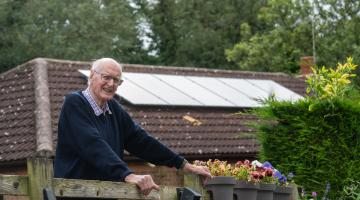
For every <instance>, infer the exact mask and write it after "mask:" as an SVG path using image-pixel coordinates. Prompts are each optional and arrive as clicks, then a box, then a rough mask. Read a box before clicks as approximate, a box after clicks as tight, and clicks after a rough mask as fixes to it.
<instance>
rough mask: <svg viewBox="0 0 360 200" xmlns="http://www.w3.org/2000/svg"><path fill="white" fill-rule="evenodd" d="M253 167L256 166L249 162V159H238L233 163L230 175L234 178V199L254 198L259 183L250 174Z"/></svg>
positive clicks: (253, 169)
mask: <svg viewBox="0 0 360 200" xmlns="http://www.w3.org/2000/svg"><path fill="white" fill-rule="evenodd" d="M255 169H256V168H255V167H254V166H252V165H251V164H250V161H249V160H245V161H244V162H242V161H238V162H237V163H236V164H235V167H234V168H233V169H232V175H233V176H234V177H235V179H236V185H235V186H234V199H236V200H241V199H244V200H245V199H246V200H256V198H257V190H258V189H259V184H258V183H257V180H256V179H254V177H253V176H252V174H251V173H252V172H253V171H255Z"/></svg>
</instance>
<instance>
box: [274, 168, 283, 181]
mask: <svg viewBox="0 0 360 200" xmlns="http://www.w3.org/2000/svg"><path fill="white" fill-rule="evenodd" d="M274 176H275V177H276V178H277V179H278V180H280V179H281V178H282V174H281V173H280V172H279V171H277V170H275V173H274Z"/></svg>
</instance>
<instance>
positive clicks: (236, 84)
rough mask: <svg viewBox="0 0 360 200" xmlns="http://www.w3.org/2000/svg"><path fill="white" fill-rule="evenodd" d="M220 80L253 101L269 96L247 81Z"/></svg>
mask: <svg viewBox="0 0 360 200" xmlns="http://www.w3.org/2000/svg"><path fill="white" fill-rule="evenodd" d="M219 80H220V81H222V82H223V83H225V84H226V85H227V86H229V87H231V88H233V89H235V90H236V91H238V92H240V93H242V94H244V95H246V96H247V97H249V98H250V99H253V100H258V99H265V98H267V97H268V96H269V94H268V92H267V91H266V90H263V89H261V88H259V87H257V86H255V85H253V84H251V83H250V82H249V81H248V80H247V79H235V78H219ZM257 105H259V104H258V103H257Z"/></svg>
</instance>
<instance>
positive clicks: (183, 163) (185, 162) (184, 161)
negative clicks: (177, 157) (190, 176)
mask: <svg viewBox="0 0 360 200" xmlns="http://www.w3.org/2000/svg"><path fill="white" fill-rule="evenodd" d="M187 163H189V161H187V160H186V159H185V158H184V160H183V162H182V163H181V165H180V168H179V169H181V170H183V169H184V167H185V165H186V164H187Z"/></svg>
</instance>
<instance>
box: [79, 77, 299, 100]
mask: <svg viewBox="0 0 360 200" xmlns="http://www.w3.org/2000/svg"><path fill="white" fill-rule="evenodd" d="M79 71H80V72H81V73H82V74H84V75H85V76H87V77H88V76H89V74H90V71H89V70H79ZM123 78H124V80H125V81H124V82H123V84H122V85H121V86H120V87H119V88H118V89H117V91H116V94H118V95H120V96H121V97H123V98H124V99H125V100H127V101H128V102H130V103H132V104H135V105H168V106H169V105H171V106H197V107H199V106H200V107H258V106H261V104H260V103H259V102H258V101H257V100H256V99H265V98H267V97H269V95H272V94H275V97H276V98H277V99H278V100H292V101H294V100H298V99H301V98H303V97H302V96H300V95H298V94H296V93H294V92H293V91H291V90H289V89H287V88H285V87H283V86H281V85H280V84H278V83H276V82H274V81H272V80H253V79H237V78H221V77H199V76H182V75H165V74H149V73H131V72H127V73H126V72H125V73H124V74H123Z"/></svg>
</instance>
